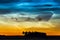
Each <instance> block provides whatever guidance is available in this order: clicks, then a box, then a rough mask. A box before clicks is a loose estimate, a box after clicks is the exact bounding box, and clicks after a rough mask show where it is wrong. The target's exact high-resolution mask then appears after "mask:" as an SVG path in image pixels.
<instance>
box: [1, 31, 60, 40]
mask: <svg viewBox="0 0 60 40" xmlns="http://www.w3.org/2000/svg"><path fill="white" fill-rule="evenodd" d="M24 34H25V35H24V36H4V35H3V36H2V35H0V40H60V36H47V35H46V34H45V33H38V32H32V33H31V32H24Z"/></svg>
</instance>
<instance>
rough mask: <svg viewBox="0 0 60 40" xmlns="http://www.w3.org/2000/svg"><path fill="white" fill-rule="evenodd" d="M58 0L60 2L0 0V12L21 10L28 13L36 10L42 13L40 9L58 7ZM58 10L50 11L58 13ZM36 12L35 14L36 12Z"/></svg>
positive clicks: (6, 12) (50, 0)
mask: <svg viewBox="0 0 60 40" xmlns="http://www.w3.org/2000/svg"><path fill="white" fill-rule="evenodd" d="M59 2H60V1H59V0H0V14H10V13H11V12H17V13H19V12H21V11H22V12H26V11H29V13H30V14H31V11H33V12H34V13H35V12H36V11H38V12H40V14H41V13H42V12H41V11H40V10H41V9H43V10H44V9H46V8H58V9H60V3H59ZM43 10H42V11H43ZM51 10H52V9H51ZM51 10H50V12H51ZM55 10H56V9H55ZM47 11H48V10H47ZM59 11H60V10H58V11H52V14H60V12H59ZM38 12H37V13H35V14H38ZM34 13H32V14H34ZM42 14H44V13H42Z"/></svg>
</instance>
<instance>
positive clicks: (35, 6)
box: [0, 0, 60, 35]
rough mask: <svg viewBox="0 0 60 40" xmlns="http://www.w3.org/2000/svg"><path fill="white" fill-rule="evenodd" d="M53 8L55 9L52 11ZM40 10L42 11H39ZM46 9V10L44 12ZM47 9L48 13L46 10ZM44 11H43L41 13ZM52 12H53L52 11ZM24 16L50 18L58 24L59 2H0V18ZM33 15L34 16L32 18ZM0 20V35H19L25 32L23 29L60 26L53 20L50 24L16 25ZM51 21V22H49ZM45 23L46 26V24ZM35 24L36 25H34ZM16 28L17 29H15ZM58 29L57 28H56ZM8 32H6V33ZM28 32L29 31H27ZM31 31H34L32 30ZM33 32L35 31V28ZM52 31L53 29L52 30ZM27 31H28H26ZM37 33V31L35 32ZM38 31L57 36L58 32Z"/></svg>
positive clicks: (35, 0)
mask: <svg viewBox="0 0 60 40" xmlns="http://www.w3.org/2000/svg"><path fill="white" fill-rule="evenodd" d="M50 8H52V9H51V10H50ZM53 8H57V9H59V10H57V9H55V10H53ZM41 9H42V10H41ZM44 9H46V10H44ZM47 9H49V11H48V10H47ZM43 10H44V11H43ZM52 10H53V11H52ZM21 14H25V16H26V15H29V16H30V17H35V15H39V16H40V17H42V18H44V19H48V18H52V19H57V20H58V22H60V21H59V20H60V0H0V16H2V15H5V16H7V17H9V16H13V17H18V15H21ZM32 15H34V16H32ZM1 19H3V18H1ZM1 19H0V24H1V25H0V33H1V34H4V33H5V34H6V35H7V34H9V35H10V34H12V35H13V34H15V35H16V34H20V33H19V32H20V31H23V30H26V29H24V27H26V26H27V27H29V26H30V27H31V26H32V27H33V26H34V27H37V25H38V27H51V26H54V27H57V26H60V23H58V22H57V20H53V21H52V22H43V23H42V22H41V23H42V24H41V23H40V22H38V23H34V22H33V23H32V22H31V23H29V22H27V23H24V22H23V23H16V22H11V21H9V20H10V19H9V20H8V19H5V18H4V19H3V20H1ZM50 21H51V20H50ZM46 23H47V24H46ZM52 23H53V24H54V25H53V24H52ZM35 24H36V25H35ZM21 27H22V29H21ZM17 28H18V29H17ZM57 28H59V27H57ZM7 30H8V31H7ZM29 30H30V29H29ZM32 30H34V29H33V28H32ZM35 30H37V29H36V28H35ZM52 30H53V29H52ZM27 31H28V29H27ZM37 31H38V30H37ZM39 31H45V32H47V33H49V34H52V33H53V34H54V33H55V34H57V33H58V34H59V35H60V31H56V30H53V31H51V30H49V29H46V30H43V29H39Z"/></svg>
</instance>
